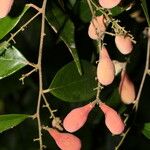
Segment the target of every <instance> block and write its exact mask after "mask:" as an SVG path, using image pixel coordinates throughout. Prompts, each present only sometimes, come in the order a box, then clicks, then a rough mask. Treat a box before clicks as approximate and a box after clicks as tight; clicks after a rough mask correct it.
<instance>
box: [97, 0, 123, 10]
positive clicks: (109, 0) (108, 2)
mask: <svg viewBox="0 0 150 150" xmlns="http://www.w3.org/2000/svg"><path fill="white" fill-rule="evenodd" d="M120 2H121V0H99V4H100V5H101V6H102V7H103V8H107V9H110V8H113V7H115V6H117V5H118V4H119V3H120Z"/></svg>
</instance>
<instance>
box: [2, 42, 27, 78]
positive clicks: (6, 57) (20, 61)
mask: <svg viewBox="0 0 150 150" xmlns="http://www.w3.org/2000/svg"><path fill="white" fill-rule="evenodd" d="M27 64H28V61H27V60H26V59H25V57H24V56H23V55H22V54H21V53H20V52H19V51H18V50H17V49H16V48H15V47H14V46H11V45H9V44H8V43H7V42H3V43H1V44H0V79H2V78H5V77H7V76H9V75H11V74H13V73H14V72H16V71H18V70H19V69H21V68H23V67H24V66H26V65H27Z"/></svg>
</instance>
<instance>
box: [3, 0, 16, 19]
mask: <svg viewBox="0 0 150 150" xmlns="http://www.w3.org/2000/svg"><path fill="white" fill-rule="evenodd" d="M13 2H14V0H0V18H4V17H6V16H7V15H8V13H9V12H10V9H11V7H12V4H13Z"/></svg>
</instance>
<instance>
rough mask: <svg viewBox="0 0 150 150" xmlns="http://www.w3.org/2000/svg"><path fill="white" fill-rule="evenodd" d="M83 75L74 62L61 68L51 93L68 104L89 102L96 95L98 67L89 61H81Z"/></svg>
mask: <svg viewBox="0 0 150 150" xmlns="http://www.w3.org/2000/svg"><path fill="white" fill-rule="evenodd" d="M81 64H82V69H83V75H82V76H80V75H79V74H78V72H77V69H76V67H75V64H74V62H71V63H69V64H67V65H66V66H64V67H63V68H61V69H60V70H59V71H58V72H57V74H56V76H55V77H54V79H53V81H52V83H51V85H50V87H49V89H50V92H51V93H52V94H53V95H54V96H56V97H58V98H60V99H61V100H64V101H68V102H81V101H88V100H89V99H91V98H92V97H93V96H94V95H95V94H96V91H95V90H93V89H94V88H95V87H97V83H96V81H95V77H96V67H95V66H93V65H92V64H90V63H89V62H87V61H83V60H82V61H81Z"/></svg>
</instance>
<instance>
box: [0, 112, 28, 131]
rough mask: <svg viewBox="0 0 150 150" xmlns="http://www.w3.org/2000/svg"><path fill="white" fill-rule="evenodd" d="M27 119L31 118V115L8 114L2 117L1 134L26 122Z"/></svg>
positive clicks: (0, 120) (0, 121) (0, 116)
mask: <svg viewBox="0 0 150 150" xmlns="http://www.w3.org/2000/svg"><path fill="white" fill-rule="evenodd" d="M26 118H29V115H25V114H8V115H0V133H1V132H3V131H5V130H8V129H11V128H13V127H15V126H16V125H18V124H19V123H21V122H22V121H24V120H25V119H26Z"/></svg>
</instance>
